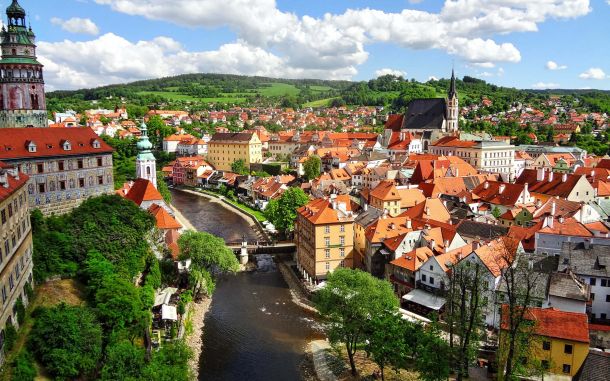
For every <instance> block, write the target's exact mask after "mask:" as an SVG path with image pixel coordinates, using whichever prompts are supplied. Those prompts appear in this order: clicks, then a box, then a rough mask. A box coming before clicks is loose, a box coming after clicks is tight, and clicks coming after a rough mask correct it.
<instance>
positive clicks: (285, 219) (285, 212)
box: [265, 187, 309, 233]
mask: <svg viewBox="0 0 610 381" xmlns="http://www.w3.org/2000/svg"><path fill="white" fill-rule="evenodd" d="M308 201H309V197H308V196H307V195H306V194H305V192H303V190H302V189H301V188H296V187H291V188H288V189H287V190H286V191H285V192H284V193H282V195H281V196H280V197H279V198H277V199H273V200H271V201H269V204H267V207H266V208H265V217H267V219H268V220H269V221H271V223H272V224H273V225H274V226H275V227H276V229H278V230H279V231H284V232H286V233H290V232H292V231H293V230H294V222H295V221H296V219H297V209H298V208H300V207H302V206H303V205H305V204H307V202H308Z"/></svg>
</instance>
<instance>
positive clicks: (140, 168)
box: [136, 123, 157, 188]
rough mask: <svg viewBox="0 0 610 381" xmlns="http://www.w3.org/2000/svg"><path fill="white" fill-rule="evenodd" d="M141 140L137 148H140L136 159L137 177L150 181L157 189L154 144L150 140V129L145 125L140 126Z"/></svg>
mask: <svg viewBox="0 0 610 381" xmlns="http://www.w3.org/2000/svg"><path fill="white" fill-rule="evenodd" d="M140 132H141V133H142V136H140V140H138V143H137V144H136V146H137V147H138V156H137V157H136V177H137V178H139V179H145V180H148V181H150V182H151V183H152V184H153V185H154V186H155V188H156V187H157V160H156V159H155V155H153V153H152V151H151V149H152V148H153V145H152V143H151V142H150V140H148V128H147V127H146V124H145V123H142V124H141V125H140Z"/></svg>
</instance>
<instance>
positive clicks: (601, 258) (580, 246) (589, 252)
mask: <svg viewBox="0 0 610 381" xmlns="http://www.w3.org/2000/svg"><path fill="white" fill-rule="evenodd" d="M567 268H570V269H571V270H572V271H573V272H574V273H575V274H578V275H581V276H582V275H585V276H594V277H601V278H610V246H602V245H591V246H589V248H585V244H584V243H570V242H564V243H563V246H562V248H561V254H560V258H559V271H563V270H565V269H567Z"/></svg>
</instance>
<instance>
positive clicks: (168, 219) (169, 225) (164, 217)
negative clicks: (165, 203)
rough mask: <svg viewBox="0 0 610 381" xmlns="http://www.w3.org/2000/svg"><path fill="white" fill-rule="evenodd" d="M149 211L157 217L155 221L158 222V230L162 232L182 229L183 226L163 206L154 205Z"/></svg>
mask: <svg viewBox="0 0 610 381" xmlns="http://www.w3.org/2000/svg"><path fill="white" fill-rule="evenodd" d="M148 211H149V212H150V214H152V215H153V216H154V217H155V220H157V228H159V229H162V230H168V229H181V228H182V225H180V224H179V223H178V221H176V220H175V219H174V217H172V215H171V214H169V213H168V211H167V210H165V208H164V207H162V206H161V205H159V204H152V205H151V206H150V208H148Z"/></svg>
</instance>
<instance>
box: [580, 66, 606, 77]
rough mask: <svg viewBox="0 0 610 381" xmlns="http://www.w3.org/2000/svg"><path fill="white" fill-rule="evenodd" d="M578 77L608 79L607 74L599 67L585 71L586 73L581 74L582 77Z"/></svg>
mask: <svg viewBox="0 0 610 381" xmlns="http://www.w3.org/2000/svg"><path fill="white" fill-rule="evenodd" d="M578 77H579V78H580V79H597V80H600V79H606V78H608V76H607V75H606V73H604V71H603V70H602V69H600V68H598V67H592V68H590V69H589V70H587V71H585V72H584V73H580V75H579V76H578Z"/></svg>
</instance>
